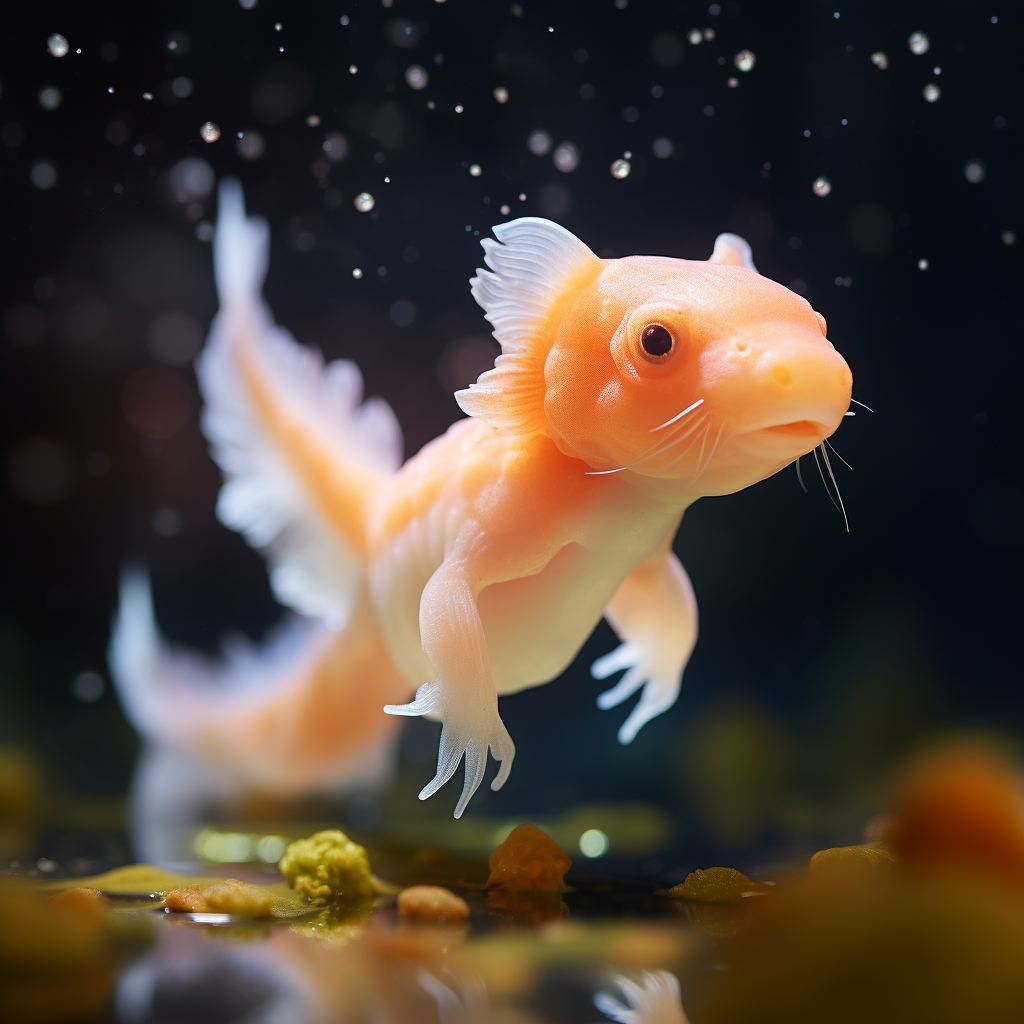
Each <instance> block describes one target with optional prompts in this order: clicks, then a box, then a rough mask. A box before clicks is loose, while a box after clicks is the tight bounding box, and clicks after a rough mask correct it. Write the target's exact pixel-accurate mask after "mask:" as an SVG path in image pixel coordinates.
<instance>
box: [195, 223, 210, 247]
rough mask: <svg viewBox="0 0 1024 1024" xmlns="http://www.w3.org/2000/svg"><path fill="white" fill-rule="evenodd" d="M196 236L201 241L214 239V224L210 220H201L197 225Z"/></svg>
mask: <svg viewBox="0 0 1024 1024" xmlns="http://www.w3.org/2000/svg"><path fill="white" fill-rule="evenodd" d="M196 238H198V239H199V241H200V242H212V241H213V225H212V224H211V223H210V222H209V221H208V220H201V221H200V222H199V223H198V224H197V225H196Z"/></svg>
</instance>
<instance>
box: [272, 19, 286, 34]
mask: <svg viewBox="0 0 1024 1024" xmlns="http://www.w3.org/2000/svg"><path fill="white" fill-rule="evenodd" d="M283 28H284V25H282V24H281V22H279V21H275V22H274V31H275V32H280V31H281V29H283Z"/></svg>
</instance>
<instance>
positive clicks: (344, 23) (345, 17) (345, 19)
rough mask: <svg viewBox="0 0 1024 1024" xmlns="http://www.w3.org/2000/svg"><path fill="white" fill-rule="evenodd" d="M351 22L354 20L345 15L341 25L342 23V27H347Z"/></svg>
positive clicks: (342, 17)
mask: <svg viewBox="0 0 1024 1024" xmlns="http://www.w3.org/2000/svg"><path fill="white" fill-rule="evenodd" d="M351 20H352V19H351V18H349V16H348V15H347V14H343V15H342V16H341V23H342V25H347V24H348V23H349V22H350V21H351Z"/></svg>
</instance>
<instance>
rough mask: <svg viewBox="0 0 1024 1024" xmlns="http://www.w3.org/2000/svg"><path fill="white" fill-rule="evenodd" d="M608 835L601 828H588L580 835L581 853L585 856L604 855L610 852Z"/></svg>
mask: <svg viewBox="0 0 1024 1024" xmlns="http://www.w3.org/2000/svg"><path fill="white" fill-rule="evenodd" d="M609 845H610V843H609V841H608V836H607V835H605V833H604V832H602V831H601V830H600V829H599V828H588V829H587V831H586V832H584V833H583V835H581V836H580V853H582V854H583V856H584V857H590V858H594V857H603V856H604V855H605V854H606V853H607V852H608V847H609Z"/></svg>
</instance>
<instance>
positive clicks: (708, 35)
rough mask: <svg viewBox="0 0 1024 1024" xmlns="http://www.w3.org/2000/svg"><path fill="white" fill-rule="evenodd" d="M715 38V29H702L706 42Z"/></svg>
mask: <svg viewBox="0 0 1024 1024" xmlns="http://www.w3.org/2000/svg"><path fill="white" fill-rule="evenodd" d="M714 38H715V30H714V29H713V28H706V29H704V39H705V40H706V41H707V42H709V43H710V42H711V41H712V40H713V39H714Z"/></svg>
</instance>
